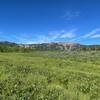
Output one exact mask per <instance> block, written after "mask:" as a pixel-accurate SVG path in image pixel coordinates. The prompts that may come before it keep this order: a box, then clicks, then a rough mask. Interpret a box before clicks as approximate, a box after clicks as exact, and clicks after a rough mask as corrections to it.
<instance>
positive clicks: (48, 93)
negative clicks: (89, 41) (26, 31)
mask: <svg viewBox="0 0 100 100" xmlns="http://www.w3.org/2000/svg"><path fill="white" fill-rule="evenodd" d="M67 99H68V100H100V52H78V53H66V52H60V51H57V52H55V51H52V52H51V51H37V52H34V53H0V100H67Z"/></svg>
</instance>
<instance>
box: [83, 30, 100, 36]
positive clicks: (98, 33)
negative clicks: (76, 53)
mask: <svg viewBox="0 0 100 100" xmlns="http://www.w3.org/2000/svg"><path fill="white" fill-rule="evenodd" d="M99 36H100V28H96V29H94V30H92V31H91V32H89V33H87V34H85V35H84V36H83V38H97V37H99Z"/></svg>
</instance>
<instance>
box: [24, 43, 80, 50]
mask: <svg viewBox="0 0 100 100" xmlns="http://www.w3.org/2000/svg"><path fill="white" fill-rule="evenodd" d="M22 46H23V47H25V48H35V49H39V50H74V49H77V48H79V47H80V44H79V43H73V42H57V43H56V42H51V43H42V44H29V45H22Z"/></svg>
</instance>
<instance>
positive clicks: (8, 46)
mask: <svg viewBox="0 0 100 100" xmlns="http://www.w3.org/2000/svg"><path fill="white" fill-rule="evenodd" d="M33 50H66V51H75V50H84V51H86V50H100V45H82V44H80V43H75V42H51V43H41V44H17V43H13V42H8V41H1V42H0V52H12V51H13V52H15V51H21V52H30V51H33Z"/></svg>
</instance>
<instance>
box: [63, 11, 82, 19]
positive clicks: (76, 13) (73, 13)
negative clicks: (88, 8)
mask: <svg viewBox="0 0 100 100" xmlns="http://www.w3.org/2000/svg"><path fill="white" fill-rule="evenodd" d="M79 16H80V12H79V11H66V12H65V14H64V15H63V16H62V18H64V19H66V20H72V19H74V18H76V17H79Z"/></svg>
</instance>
